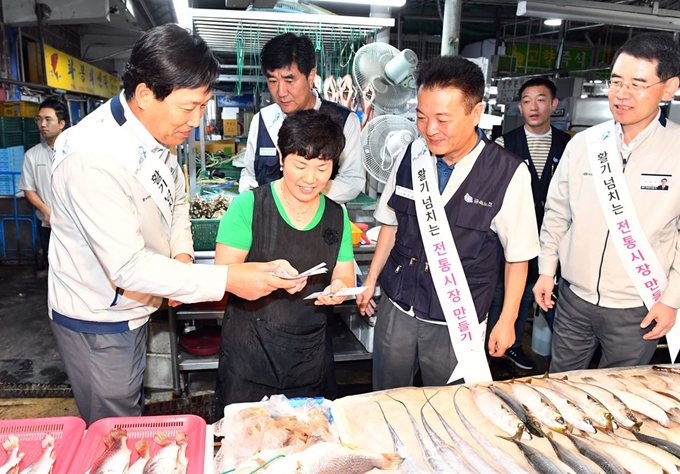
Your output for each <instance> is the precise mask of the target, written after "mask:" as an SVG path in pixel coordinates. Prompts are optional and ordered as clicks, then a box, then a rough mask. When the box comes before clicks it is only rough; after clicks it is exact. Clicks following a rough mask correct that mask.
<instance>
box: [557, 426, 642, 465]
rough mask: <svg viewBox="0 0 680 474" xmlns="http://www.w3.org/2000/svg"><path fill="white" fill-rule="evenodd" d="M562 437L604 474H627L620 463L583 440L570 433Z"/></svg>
mask: <svg viewBox="0 0 680 474" xmlns="http://www.w3.org/2000/svg"><path fill="white" fill-rule="evenodd" d="M564 435H565V436H566V437H568V438H569V439H570V440H571V442H572V443H574V446H576V449H578V451H579V452H580V453H581V454H583V455H584V456H585V457H587V458H588V459H590V460H591V461H593V462H594V463H595V464H597V465H598V466H600V468H601V469H602V470H603V471H604V472H605V473H606V474H629V473H628V471H627V470H626V469H625V468H624V467H623V466H622V465H621V463H619V462H618V461H617V460H616V459H615V458H614V457H612V456H611V455H610V454H608V453H606V452H604V451H602V450H601V449H599V448H597V447H595V446H594V445H592V444H591V443H589V442H588V441H586V440H585V439H583V438H579V437H578V436H574V435H573V434H571V433H567V432H565V433H564Z"/></svg>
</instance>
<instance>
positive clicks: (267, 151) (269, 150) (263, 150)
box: [260, 147, 276, 156]
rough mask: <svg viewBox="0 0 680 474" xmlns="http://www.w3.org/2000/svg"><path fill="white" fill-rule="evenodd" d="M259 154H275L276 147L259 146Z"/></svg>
mask: <svg viewBox="0 0 680 474" xmlns="http://www.w3.org/2000/svg"><path fill="white" fill-rule="evenodd" d="M260 156H276V148H272V147H260Z"/></svg>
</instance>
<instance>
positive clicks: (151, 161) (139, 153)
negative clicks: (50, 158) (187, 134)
mask: <svg viewBox="0 0 680 474" xmlns="http://www.w3.org/2000/svg"><path fill="white" fill-rule="evenodd" d="M113 100H115V99H112V101H113ZM119 105H120V104H119ZM121 107H122V106H121ZM100 109H104V110H103V111H102V110H97V111H95V112H93V114H98V115H99V117H90V120H88V122H87V124H85V123H83V124H82V126H83V127H84V128H82V129H81V128H79V127H78V126H75V127H73V128H70V129H67V130H66V131H64V132H63V133H62V134H60V135H59V137H58V138H57V142H56V143H55V152H54V163H53V165H52V171H53V172H54V170H55V169H57V167H58V166H59V165H60V164H61V163H62V161H63V160H64V159H65V158H66V157H68V156H69V155H71V154H73V153H76V152H78V151H80V150H88V149H100V148H101V146H102V145H101V143H98V137H97V136H96V135H97V134H96V133H92V129H93V127H92V125H94V123H96V122H97V121H100V122H108V121H109V120H110V121H111V122H113V123H112V124H110V125H109V124H106V125H104V124H102V127H101V130H104V131H106V130H107V129H108V128H109V126H117V125H116V122H115V121H114V119H113V118H112V117H111V114H110V112H109V110H108V104H105V105H103V106H101V107H100ZM102 112H109V114H107V115H103V114H102ZM100 114H101V115H100ZM97 119H98V120H97ZM120 128H121V129H122V130H123V131H124V134H125V135H127V136H125V137H123V138H122V139H121V140H118V141H117V142H116V143H115V144H114V145H113V148H114V149H113V150H108V154H109V155H110V156H111V157H113V158H114V159H115V160H116V161H118V163H120V164H121V165H122V166H123V168H125V169H126V170H127V171H128V172H129V173H130V174H131V175H132V176H134V177H135V179H136V180H137V181H138V182H139V184H140V185H141V186H142V187H143V188H144V189H145V190H146V192H148V193H149V196H151V199H153V201H154V202H155V203H156V206H158V209H159V210H160V211H161V214H162V215H163V218H164V219H165V221H166V222H167V224H168V226H171V225H172V213H173V210H174V203H175V180H174V179H173V177H172V173H171V172H170V169H169V168H168V166H167V165H166V160H167V156H168V152H169V151H168V150H167V149H165V150H164V151H163V152H162V153H160V154H158V153H154V152H152V151H151V150H149V149H147V148H146V147H144V146H143V145H142V143H141V141H140V140H139V139H137V137H136V134H135V130H134V127H133V125H132V123H131V122H130V121H129V120H128V121H126V122H124V123H123V125H121V126H120ZM93 135H94V136H93Z"/></svg>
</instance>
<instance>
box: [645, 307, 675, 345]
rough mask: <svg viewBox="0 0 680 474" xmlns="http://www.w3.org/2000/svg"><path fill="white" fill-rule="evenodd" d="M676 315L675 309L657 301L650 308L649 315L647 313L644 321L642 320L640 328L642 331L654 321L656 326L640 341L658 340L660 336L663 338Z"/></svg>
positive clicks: (673, 322) (671, 326)
mask: <svg viewBox="0 0 680 474" xmlns="http://www.w3.org/2000/svg"><path fill="white" fill-rule="evenodd" d="M677 313H678V310H677V309H674V308H671V307H670V306H666V305H665V304H663V303H662V302H661V301H657V302H656V303H655V304H654V306H652V309H651V310H650V311H649V313H647V316H645V319H643V320H642V322H641V323H640V327H641V328H642V329H644V328H646V327H648V326H649V325H650V324H652V321H656V326H654V329H652V330H651V331H649V332H648V333H647V334H645V335H644V336H642V339H646V340H651V339H659V338H660V337H661V336H665V335H666V334H667V333H668V331H670V330H671V329H672V328H673V325H674V324H675V317H676V315H677Z"/></svg>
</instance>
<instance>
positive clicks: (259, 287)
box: [226, 260, 307, 301]
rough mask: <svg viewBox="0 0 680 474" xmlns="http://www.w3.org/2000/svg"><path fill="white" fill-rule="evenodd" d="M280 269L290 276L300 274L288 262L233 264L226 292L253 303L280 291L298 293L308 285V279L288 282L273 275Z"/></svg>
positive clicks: (230, 266) (230, 267)
mask: <svg viewBox="0 0 680 474" xmlns="http://www.w3.org/2000/svg"><path fill="white" fill-rule="evenodd" d="M279 268H280V269H282V270H285V271H286V272H288V273H289V274H290V275H297V274H298V271H297V270H296V269H295V268H293V267H292V266H291V264H290V263H288V262H287V261H286V260H275V261H273V262H268V263H259V262H249V263H235V264H231V265H229V276H228V278H227V288H226V291H227V292H228V293H233V294H235V295H236V296H240V297H241V298H244V299H247V300H251V301H252V300H256V299H258V298H262V297H263V296H267V295H268V294H270V293H271V292H272V291H275V290H278V289H284V290H286V291H287V292H288V293H291V294H293V293H297V292H298V291H300V290H302V289H303V288H304V287H305V285H306V284H307V278H306V277H305V278H297V279H295V280H286V279H283V278H279V277H277V276H274V275H272V274H271V272H274V271H276V270H277V269H279Z"/></svg>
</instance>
